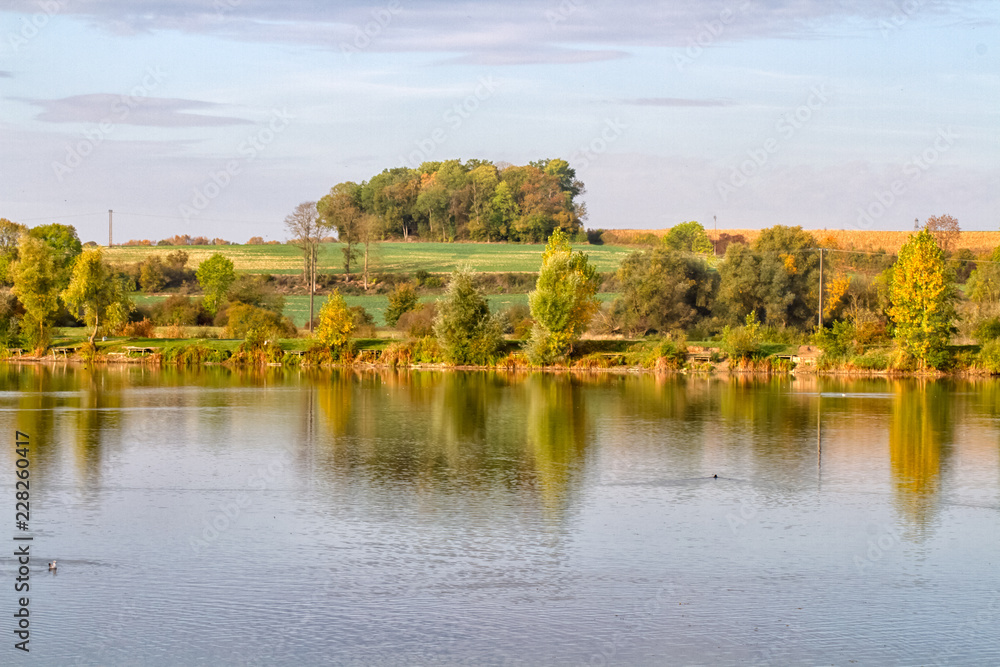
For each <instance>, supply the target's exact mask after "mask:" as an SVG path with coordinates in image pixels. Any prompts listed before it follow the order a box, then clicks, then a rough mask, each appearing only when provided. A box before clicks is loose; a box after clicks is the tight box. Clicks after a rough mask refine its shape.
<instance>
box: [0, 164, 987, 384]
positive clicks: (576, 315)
mask: <svg viewBox="0 0 1000 667" xmlns="http://www.w3.org/2000/svg"><path fill="white" fill-rule="evenodd" d="M479 166H482V165H479ZM477 168H478V167H477ZM287 222H288V224H303V225H306V226H312V227H316V228H320V227H322V225H321V224H320V214H319V211H318V210H317V208H316V207H315V206H313V205H311V204H310V203H308V202H307V203H305V204H303V205H300V207H298V208H297V209H296V211H295V212H294V213H293V214H292V215H291V216H289V221H287ZM957 227H958V224H957V221H956V220H954V218H951V217H950V216H938V217H933V218H930V219H929V220H928V221H927V223H926V224H925V225H924V228H923V229H922V230H921V231H920V232H919V233H916V234H914V235H913V236H911V238H910V240H909V241H908V242H907V244H906V245H905V246H904V247H903V249H902V250H901V251H900V253H899V256H898V257H894V256H891V255H887V254H885V253H852V252H838V249H835V248H825V247H824V246H823V245H822V244H821V243H820V242H819V241H818V240H817V239H816V237H815V236H814V235H813V234H811V233H809V232H807V231H805V230H803V229H802V228H801V227H787V226H782V225H776V226H774V227H771V228H768V229H765V230H762V232H761V233H760V235H759V236H758V238H757V239H756V240H755V241H754V242H753V243H752V244H749V245H748V244H743V243H732V244H730V245H729V247H728V248H727V249H726V252H725V255H724V256H723V257H722V258H718V257H716V256H715V255H714V253H713V252H712V246H711V243H710V242H709V241H708V237H707V235H706V233H705V230H704V228H703V227H702V226H701V225H700V224H699V223H697V222H688V223H683V224H680V225H676V226H675V227H674V228H672V229H671V230H670V231H669V233H668V234H667V235H666V236H665V237H664V238H663V239H662V241H658V242H657V244H656V245H655V247H650V248H647V249H643V250H638V251H636V252H633V253H632V254H630V255H629V256H627V257H626V258H625V259H624V260H623V262H622V264H621V265H620V267H619V269H618V270H617V272H616V273H615V275H614V276H613V278H612V277H609V276H604V277H601V276H598V275H597V273H596V271H595V270H594V268H593V267H592V266H591V265H590V264H589V261H588V259H587V257H586V254H585V253H580V252H573V251H572V250H571V247H570V245H569V242H570V238H571V237H570V235H569V234H568V233H567V232H564V231H563V230H562V229H560V228H555V229H553V230H552V233H551V234H550V237H549V243H548V245H547V246H546V249H545V251H544V252H543V254H542V256H541V258H540V269H539V274H538V276H537V279H536V280H535V289H534V290H533V291H532V293H531V294H530V296H529V304H530V308H529V309H528V312H527V313H519V314H516V317H515V316H514V315H512V314H510V313H507V314H505V315H504V317H503V318H501V317H500V314H497V313H490V312H489V308H488V305H487V303H486V301H485V295H484V294H483V290H482V289H481V288H480V287H477V285H476V281H475V279H474V277H473V276H472V275H471V274H469V273H468V272H457V273H455V274H454V275H453V276H452V277H451V280H450V281H449V283H448V285H447V292H446V294H445V295H444V298H443V299H441V300H440V302H439V303H438V304H437V305H436V306H434V307H425V306H424V305H422V304H420V303H419V299H418V296H417V291H418V289H419V288H420V286H419V285H417V284H409V283H406V284H401V285H399V286H397V288H396V290H395V291H394V292H393V293H392V294H391V295H390V303H389V309H388V311H387V314H386V319H387V320H388V321H389V322H390V324H392V323H393V322H396V323H404V324H407V325H409V326H414V323H417V324H419V322H421V321H422V322H424V325H423V330H422V331H421V332H420V334H421V335H424V334H432V335H433V336H434V337H435V339H436V341H437V344H438V345H440V347H441V349H442V350H444V351H445V352H444V353H443V354H444V356H445V357H446V358H447V359H448V360H449V361H452V362H453V363H476V364H480V363H485V361H484V360H489V359H493V358H494V357H495V355H496V354H497V353H498V350H501V349H503V344H502V342H501V341H502V340H503V334H504V333H505V332H506V333H508V334H511V333H513V334H515V335H518V336H525V337H526V338H527V340H526V341H525V343H524V352H525V354H526V355H527V357H528V358H529V359H530V360H531V361H532V363H543V364H547V363H558V362H564V361H566V360H567V359H568V358H569V357H570V355H571V354H572V353H573V351H574V345H575V342H576V341H577V340H579V338H580V336H581V334H582V333H583V332H584V331H586V330H588V329H589V330H590V331H592V332H595V333H598V334H620V335H623V336H627V337H629V338H633V339H634V338H639V337H644V336H649V335H656V336H670V337H673V338H674V339H676V340H681V339H684V338H686V339H697V340H710V339H713V338H715V339H719V338H721V340H722V341H723V344H724V345H725V344H727V343H726V341H727V340H728V343H729V344H730V345H729V347H730V349H731V350H732V351H733V352H734V353H735V354H736V355H737V356H740V357H742V358H748V359H752V358H753V357H754V356H755V355H760V354H761V353H762V350H763V348H762V347H761V344H760V343H761V342H762V341H763V340H764V339H767V338H769V339H770V340H772V341H782V340H784V341H791V340H800V341H804V340H806V339H808V337H810V336H811V340H813V341H815V342H817V343H818V344H820V345H821V346H822V347H823V348H824V350H825V351H826V353H827V355H828V357H829V358H830V359H841V360H842V361H846V362H848V363H851V364H854V365H855V366H857V367H859V368H864V367H865V366H866V365H870V366H871V367H873V368H876V367H883V368H884V367H887V366H890V365H891V366H893V367H897V368H904V367H907V365H908V364H909V365H910V366H912V367H913V368H946V367H948V365H949V363H951V362H952V361H953V351H952V350H950V349H949V342H950V341H951V339H952V337H953V335H954V334H955V333H956V332H958V331H959V330H960V329H961V331H962V332H963V333H964V334H965V335H966V336H967V337H970V338H974V339H976V340H978V341H979V342H980V343H981V345H982V350H981V352H980V354H981V355H985V356H983V357H982V360H981V361H982V362H983V365H984V366H987V365H989V364H994V361H991V359H992V357H991V356H990V355H994V356H995V358H996V359H995V362H996V363H995V364H994V366H995V370H997V371H1000V249H998V250H997V251H996V252H995V253H994V256H993V257H992V259H989V260H975V258H971V257H969V256H968V255H969V253H963V251H962V250H961V249H957V250H952V244H953V241H954V238H955V236H956V232H957ZM303 248H304V250H305V253H304V257H305V259H306V263H307V266H308V267H309V268H310V272H311V273H310V274H309V275H310V277H311V281H310V282H311V283H312V282H315V254H314V252H313V247H312V246H309V245H308V244H303ZM946 249H948V250H946ZM186 263H187V255H186V254H185V253H184V251H182V250H178V251H175V252H174V253H171V254H170V255H168V256H167V257H166V258H165V259H164V260H161V259H159V258H152V257H151V258H147V260H146V261H144V262H142V263H141V264H139V265H137V266H134V267H131V268H129V267H110V266H108V265H107V264H106V263H105V262H104V259H103V257H102V255H101V251H100V249H98V248H96V247H94V248H84V247H83V246H82V244H81V243H80V240H79V238H78V237H77V235H76V231H75V229H74V228H73V227H71V226H67V225H59V224H50V225H40V226H37V227H34V228H30V229H29V228H27V227H24V226H22V225H17V224H16V223H12V222H10V221H8V220H0V283H2V284H3V285H6V286H8V287H7V288H6V289H5V291H3V292H2V304H0V306H2V308H3V317H2V318H0V319H2V322H0V327H3V329H2V331H0V335H3V336H4V337H5V339H6V340H7V341H11V340H14V339H15V338H16V337H17V336H20V337H21V338H22V339H23V340H24V341H25V343H26V344H27V345H28V346H29V347H32V349H43V348H44V347H45V345H47V343H48V338H49V332H50V330H51V327H52V326H54V325H56V324H57V323H58V322H60V321H61V320H62V321H64V322H65V321H69V322H83V323H85V324H86V325H88V326H89V327H91V328H92V332H91V335H90V339H91V343H92V342H93V340H94V337H95V336H96V335H98V334H99V333H100V332H104V333H105V334H112V333H115V332H121V331H122V330H123V328H124V327H126V326H128V325H134V324H135V323H136V321H137V319H138V318H139V317H146V315H147V314H146V313H144V312H141V311H140V310H139V309H137V308H136V307H135V305H134V304H133V303H132V302H131V299H130V297H129V293H130V292H131V291H132V290H134V289H135V283H136V282H138V283H140V284H141V285H142V286H143V287H145V288H147V289H156V288H157V287H160V286H163V285H166V284H170V283H172V282H178V281H181V282H186V281H187V280H188V279H189V278H190V277H191V276H192V275H193V276H194V278H195V279H196V280H197V282H198V284H199V286H200V288H201V291H202V292H203V294H204V296H203V297H202V298H201V299H199V300H197V301H193V300H191V299H190V297H187V296H183V295H178V296H177V297H176V298H173V297H172V299H173V300H172V301H169V302H168V303H166V304H164V305H163V306H162V310H163V313H157V315H156V316H157V317H159V316H160V315H162V316H163V318H162V319H161V320H160V322H161V323H162V322H163V321H164V320H169V319H170V318H171V317H176V321H174V322H173V323H174V324H181V323H183V324H188V323H191V324H194V323H198V324H215V325H217V326H225V327H227V332H228V333H229V334H230V335H236V336H243V335H245V334H246V332H247V331H251V330H253V331H258V332H265V333H264V334H262V335H263V338H264V339H266V338H267V335H266V332H268V331H270V332H272V333H274V334H275V335H294V333H295V328H294V326H292V325H291V323H290V322H289V321H288V320H287V318H284V317H283V316H282V310H283V307H284V303H283V300H282V299H281V298H280V297H278V296H277V295H276V294H274V293H273V290H270V289H269V288H268V287H267V280H266V278H264V277H261V276H240V275H239V274H237V273H236V272H235V270H234V268H233V264H232V262H231V261H230V260H228V259H227V258H225V257H224V256H222V255H221V254H216V255H214V256H212V257H211V258H210V259H209V260H207V261H205V262H203V263H202V264H201V265H200V266H199V267H198V269H197V271H192V270H191V269H188V268H187V267H186ZM821 274H822V279H821ZM426 277H427V276H425V278H426ZM602 281H603V282H605V283H606V284H607V283H608V282H609V281H610V282H611V283H612V285H611V287H610V289H612V291H615V292H617V293H618V296H617V298H615V299H614V300H613V301H612V302H610V303H609V304H605V305H604V306H599V304H598V302H597V300H596V298H595V295H596V293H597V290H598V289H599V287H600V285H601V283H602ZM963 281H964V282H965V286H964V291H963V290H962V289H960V286H961V283H962V282H963ZM426 282H429V281H426ZM331 309H333V310H331ZM359 310H360V311H362V312H359ZM425 310H427V311H430V310H432V311H433V312H425V313H424V314H423V315H420V313H421V311H425ZM821 311H822V312H821ZM331 313H335V314H336V313H339V314H337V316H336V317H335V316H334V315H332V314H331ZM338 318H339V319H338ZM345 318H347V319H345ZM311 319H312V318H311V317H310V320H311ZM348 319H349V320H350V322H348V321H347V320H348ZM182 320H183V321H182ZM318 321H319V324H320V327H321V328H323V331H321V332H318V337H319V339H320V340H325V339H327V338H329V332H330V331H331V329H330V327H333V328H334V329H335V330H336V331H337V332H339V333H337V335H336V336H335V337H334V338H335V339H336V341H339V342H337V343H336V345H334V347H336V346H342V345H343V344H344V343H343V339H349V337H350V336H349V334H350V332H351V331H352V330H353V328H354V327H357V326H358V325H359V324H364V323H365V322H366V321H367V322H369V323H370V322H371V319H370V316H367V314H365V313H363V309H357V308H355V309H350V308H347V307H346V305H344V304H343V298H342V297H340V296H339V294H335V295H334V296H332V297H331V298H330V299H327V302H326V303H325V304H324V305H323V308H322V309H321V311H320V315H319V318H318ZM820 321H822V325H821V326H820V325H819V322H820ZM416 328H419V327H416ZM324 332H325V333H324ZM330 340H334V339H330ZM331 345H333V344H331ZM890 345H891V346H892V347H891V349H890V348H889V347H888V346H890ZM873 350H875V351H874V352H873ZM342 352H343V350H342ZM887 356H891V357H892V358H891V359H887ZM990 367H991V368H992V367H993V366H990Z"/></svg>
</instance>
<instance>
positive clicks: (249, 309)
mask: <svg viewBox="0 0 1000 667" xmlns="http://www.w3.org/2000/svg"><path fill="white" fill-rule="evenodd" d="M228 315H229V321H228V322H227V323H226V328H225V332H224V335H225V337H226V338H246V336H247V334H248V333H249V332H250V331H251V330H256V331H258V332H262V333H263V334H264V335H266V336H267V337H270V338H292V337H294V336H295V335H296V334H297V333H298V332H297V330H296V329H295V325H294V324H292V321H291V320H290V319H288V318H287V317H282V316H281V315H278V314H277V313H275V312H274V311H271V310H265V309H264V308H258V307H257V306H251V305H249V304H245V303H238V304H236V305H234V306H230V307H229V309H228Z"/></svg>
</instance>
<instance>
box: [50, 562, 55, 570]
mask: <svg viewBox="0 0 1000 667" xmlns="http://www.w3.org/2000/svg"><path fill="white" fill-rule="evenodd" d="M49 569H50V570H54V569H56V562H55V561H52V562H51V563H49Z"/></svg>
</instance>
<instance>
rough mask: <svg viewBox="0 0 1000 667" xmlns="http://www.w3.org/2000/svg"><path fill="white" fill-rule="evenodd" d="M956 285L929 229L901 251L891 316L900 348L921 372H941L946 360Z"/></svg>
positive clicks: (895, 270) (895, 271) (894, 272)
mask: <svg viewBox="0 0 1000 667" xmlns="http://www.w3.org/2000/svg"><path fill="white" fill-rule="evenodd" d="M955 297H956V293H955V283H954V280H953V278H952V276H951V273H950V271H949V270H948V267H947V265H946V263H945V259H944V251H943V250H942V249H941V247H940V246H938V244H937V241H935V239H934V236H933V235H932V234H931V233H930V232H929V231H927V230H926V229H924V230H922V231H921V232H919V233H917V234H914V235H912V236H911V237H910V239H909V240H908V241H907V242H906V245H904V246H903V248H902V249H901V250H900V251H899V259H898V260H897V261H896V264H895V266H894V267H893V270H892V284H891V286H890V289H889V299H890V302H891V304H892V305H891V306H890V307H889V316H890V317H891V318H892V320H893V322H894V323H895V327H896V328H895V338H896V342H897V343H898V344H899V346H900V347H901V348H902V349H903V350H905V351H906V352H908V353H909V354H911V355H913V357H914V358H916V360H917V362H918V363H919V364H920V367H921V368H927V367H930V368H938V367H940V366H941V365H942V364H943V363H944V361H945V359H946V356H945V353H946V348H947V345H948V340H949V338H950V336H951V332H952V329H953V327H952V323H953V322H954V320H955V306H954V303H955Z"/></svg>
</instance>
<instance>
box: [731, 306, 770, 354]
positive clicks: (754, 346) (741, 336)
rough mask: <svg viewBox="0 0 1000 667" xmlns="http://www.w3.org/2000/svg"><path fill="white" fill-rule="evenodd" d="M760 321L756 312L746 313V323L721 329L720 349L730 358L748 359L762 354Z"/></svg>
mask: <svg viewBox="0 0 1000 667" xmlns="http://www.w3.org/2000/svg"><path fill="white" fill-rule="evenodd" d="M761 342H762V338H761V333H760V322H758V321H757V315H756V313H750V314H749V315H747V319H746V325H745V326H742V327H736V328H735V329H732V328H730V327H726V328H725V329H723V331H722V349H723V350H725V352H726V354H728V355H729V358H730V359H734V360H742V361H748V360H752V359H758V358H760V357H761V356H762V354H763V350H762V349H761Z"/></svg>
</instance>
